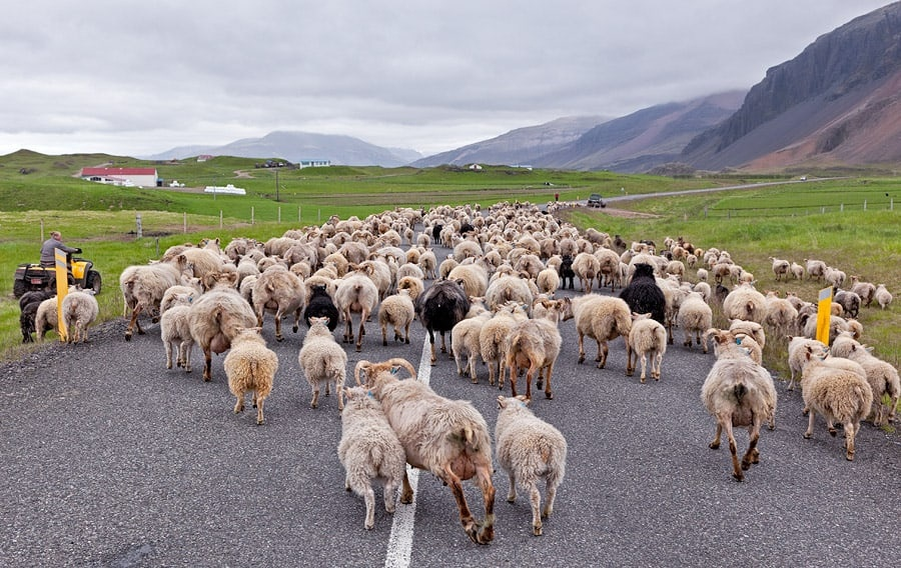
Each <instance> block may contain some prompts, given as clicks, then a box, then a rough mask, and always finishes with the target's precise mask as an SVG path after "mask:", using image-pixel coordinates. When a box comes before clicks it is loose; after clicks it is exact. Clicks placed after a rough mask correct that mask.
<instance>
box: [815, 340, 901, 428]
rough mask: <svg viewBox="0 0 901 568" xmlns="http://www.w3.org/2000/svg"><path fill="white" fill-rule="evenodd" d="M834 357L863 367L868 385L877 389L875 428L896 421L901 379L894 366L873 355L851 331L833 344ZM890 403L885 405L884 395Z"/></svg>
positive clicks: (831, 351)
mask: <svg viewBox="0 0 901 568" xmlns="http://www.w3.org/2000/svg"><path fill="white" fill-rule="evenodd" d="M830 355H833V356H835V357H844V358H846V359H850V360H851V361H854V362H856V363H859V364H860V366H861V367H863V370H864V373H865V377H866V379H867V383H869V385H870V388H871V389H872V390H873V412H872V413H873V425H874V426H883V425H885V424H886V423H887V422H894V421H895V411H896V409H897V408H898V398H899V397H901V379H899V378H898V370H897V369H895V367H893V366H892V365H891V364H889V363H887V362H885V361H883V360H881V359H879V358H878V357H876V356H874V355H873V354H872V353H870V351H869V349H867V348H866V346H865V345H861V344H860V343H858V342H857V341H856V340H855V339H854V338H853V337H852V336H851V334H850V333H849V332H842V333H839V334H838V336H837V337H836V338H835V341H834V342H833V343H832V349H831V350H830ZM886 395H887V396H888V397H889V404H888V405H886V404H884V403H883V397H884V396H886Z"/></svg>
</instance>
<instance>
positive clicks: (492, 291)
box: [485, 276, 534, 314]
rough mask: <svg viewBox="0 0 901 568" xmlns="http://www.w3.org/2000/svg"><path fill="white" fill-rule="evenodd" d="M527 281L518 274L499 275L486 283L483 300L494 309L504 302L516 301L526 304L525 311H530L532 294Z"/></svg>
mask: <svg viewBox="0 0 901 568" xmlns="http://www.w3.org/2000/svg"><path fill="white" fill-rule="evenodd" d="M526 282H527V281H526V280H525V279H523V278H520V277H519V276H501V277H499V278H497V279H496V280H494V281H493V282H492V283H491V284H489V285H488V289H487V290H486V292H485V302H486V303H487V304H488V309H490V310H496V309H497V308H498V307H499V306H501V305H502V304H504V303H506V302H517V303H520V304H523V305H524V306H527V308H526V311H527V313H529V314H531V313H532V301H533V300H534V296H533V295H532V291H531V290H530V289H529V285H528V284H527V283H526Z"/></svg>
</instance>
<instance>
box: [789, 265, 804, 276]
mask: <svg viewBox="0 0 901 568" xmlns="http://www.w3.org/2000/svg"><path fill="white" fill-rule="evenodd" d="M789 271H790V272H791V275H792V276H794V277H795V280H803V279H804V267H803V266H801V265H800V264H798V263H797V262H794V261H793V262H792V263H791V266H790V267H789Z"/></svg>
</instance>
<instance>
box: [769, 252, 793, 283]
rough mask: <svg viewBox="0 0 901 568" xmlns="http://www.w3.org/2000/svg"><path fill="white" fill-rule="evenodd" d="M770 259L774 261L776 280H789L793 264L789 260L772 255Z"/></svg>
mask: <svg viewBox="0 0 901 568" xmlns="http://www.w3.org/2000/svg"><path fill="white" fill-rule="evenodd" d="M770 260H771V261H773V274H775V275H776V282H778V281H779V280H788V273H789V269H790V268H791V264H790V263H789V262H788V261H787V260H783V259H781V258H774V257H772V256H771V257H770Z"/></svg>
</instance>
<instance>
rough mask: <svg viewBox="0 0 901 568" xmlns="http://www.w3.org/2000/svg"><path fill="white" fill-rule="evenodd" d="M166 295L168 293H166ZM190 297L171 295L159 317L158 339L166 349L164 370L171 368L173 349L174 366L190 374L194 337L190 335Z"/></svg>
mask: <svg viewBox="0 0 901 568" xmlns="http://www.w3.org/2000/svg"><path fill="white" fill-rule="evenodd" d="M167 293H168V292H167ZM192 303H193V298H192V296H190V295H188V294H173V295H170V298H169V302H168V304H169V307H168V308H167V309H166V311H165V312H163V315H162V316H160V338H161V339H162V340H163V346H164V347H165V348H166V368H167V369H171V368H172V351H173V347H174V348H175V364H176V365H177V366H179V367H182V368H184V370H185V372H186V373H190V372H191V348H192V347H193V346H194V337H193V336H192V335H191V319H190V313H191V304H192Z"/></svg>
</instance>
